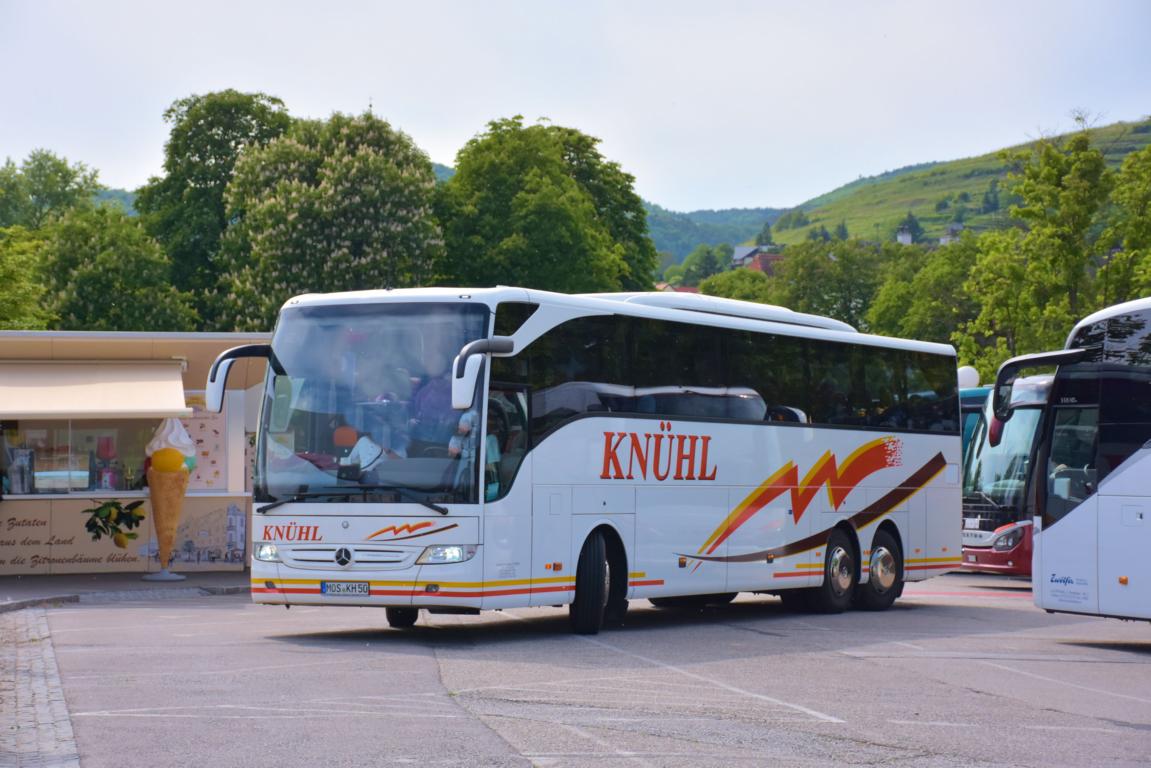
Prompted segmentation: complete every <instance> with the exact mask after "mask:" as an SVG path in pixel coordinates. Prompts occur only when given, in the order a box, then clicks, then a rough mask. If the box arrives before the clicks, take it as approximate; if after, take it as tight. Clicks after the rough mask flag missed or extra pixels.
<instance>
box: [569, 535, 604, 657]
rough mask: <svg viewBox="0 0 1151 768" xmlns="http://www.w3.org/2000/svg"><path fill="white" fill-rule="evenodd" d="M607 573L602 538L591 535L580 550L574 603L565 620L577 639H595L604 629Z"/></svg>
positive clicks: (572, 602)
mask: <svg viewBox="0 0 1151 768" xmlns="http://www.w3.org/2000/svg"><path fill="white" fill-rule="evenodd" d="M609 573H610V572H609V570H608V563H607V547H606V546H605V545H604V540H603V534H602V533H600V532H599V531H593V532H592V534H591V535H590V536H588V537H587V541H585V542H584V545H583V549H581V550H580V553H579V562H578V563H577V564H576V593H575V599H574V600H572V601H571V603H570V604H569V605H568V619H569V620H570V622H571V628H572V632H575V633H576V634H577V635H595V634H598V633H599V631H600V628H601V627H603V619H604V612H605V610H606V608H607V599H608V592H609V585H608V583H607V581H608V578H609Z"/></svg>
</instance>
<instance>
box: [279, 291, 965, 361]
mask: <svg viewBox="0 0 1151 768" xmlns="http://www.w3.org/2000/svg"><path fill="white" fill-rule="evenodd" d="M677 296H684V297H687V296H688V294H669V293H660V292H651V293H596V294H566V293H554V292H552V291H541V290H537V289H534V288H532V289H528V288H515V287H510V286H496V287H494V288H389V289H379V290H368V291H346V292H342V293H310V294H303V295H300V296H295V297H293V298H291V299H288V301H286V302H285V303H284V308H285V309H287V308H289V307H293V306H306V305H334V304H358V303H373V302H379V301H384V300H391V301H402V300H405V299H407V300H411V301H444V300H456V301H475V302H481V303H485V304H487V305H488V306H490V307H493V308H494V307H495V306H496V305H497V304H499V303H500V302H529V303H536V304H540V305H541V306H552V307H562V308H564V309H566V310H569V311H570V310H584V311H586V313H587V314H588V315H597V314H598V315H630V316H633V317H646V318H651V319H656V320H666V321H672V322H681V323H690V324H693V325H704V324H706V325H715V326H720V327H725V328H732V329H736V330H749V331H758V332H761V333H763V332H770V333H776V334H779V335H783V336H799V337H803V338H809V339H819V340H825V341H836V342H844V343H848V344H861V345H866V346H872V347H884V348H887V349H904V350H908V351H912V352H926V353H929V354H936V355H947V356H950V357H954V356H955V349H954V347H952V346H951V345H949V344H937V343H934V342H928V341H914V340H911V339H900V338H895V337H888V336H873V335H871V334H866V333H859V332H858V331H856V330H855V329H854V328H852V327H851V326H850V325H848V324H847V323H843V322H841V321H839V320H834V319H832V318H826V317H821V316H819V315H809V314H805V313H802V312H794V311H792V310H790V309H787V308H785V307H778V306H774V305H770V304H757V303H755V302H750V301H739V300H737V299H722V298H719V297H714V296H705V297H696V298H689V299H687V300H686V301H685V300H684V299H682V298H676V297H677ZM665 297H666V298H665ZM705 316H706V319H705Z"/></svg>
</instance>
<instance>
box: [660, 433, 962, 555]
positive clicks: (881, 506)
mask: <svg viewBox="0 0 1151 768" xmlns="http://www.w3.org/2000/svg"><path fill="white" fill-rule="evenodd" d="M946 466H947V460H946V459H945V458H943V454H942V453H937V454H935V457H934V458H932V459H931V460H930V461H928V462H927V463H926V464H924V465H923V466H922V467H920V468H919V469H917V470H916V471H915V472H913V473H912V474H911V476H910V477H908V478H907V479H906V480H904V481H903V482H902V483H900V484H899V485H898V486H896V487H895V488H894V489H893V490H891V491H888V492H887V493H886V494H884V495H883V497H882V498H880V499H879V500H878V501H876V502H875V503H874V504H869V505H868V506H866V507H864V508H863V509H862V510H861V511H859V512H856V513H855V514H854V515H852V516H851V517H849V518H848V522H849V523H850V524H851V525H852V527H854V528H856V529H859V528H862V527H864V526H866V525H868V524H869V523H872V522H874V521H875V520H876V519H878V518H880V517H882V516H883V515H886V514H887V513H888V512H891V511H892V510H893V509H895V508H896V507H898V506H899V505H900V504H902V503H903V502H905V501H907V500H908V499H909V498H911V497H912V496H914V495H915V494H916V493H918V492H919V491H920V490H922V489H923V488H924V487H925V486H926V485H927V484H928V483H930V482H931V481H932V480H934V479H935V477H936V476H937V475H938V474H939V473H940V472H942V471H943V468H944V467H946ZM830 533H831V529H830V528H829V529H827V530H823V531H820V532H819V533H815V534H812V535H811V536H807V537H805V538H802V539H799V540H798V541H793V542H791V543H790V544H785V545H783V546H782V547H775V548H773V549H763V550H759V551H757V552H748V553H746V554H742V555H732V556H729V557H714V556H708V555H702V554H695V555H680V556H681V557H688V558H692V559H695V560H703V561H708V562H716V563H748V562H762V561H764V560H774V559H775V558H777V557H786V556H787V555H795V554H799V553H800V552H807V551H809V550H812V549H816V548H818V547H822V546H823V545H825V544H826V543H827V538H828V536H829V535H830ZM714 549H715V548H714V547H712V549H711V550H709V551H712V550H714ZM701 551H702V548H701Z"/></svg>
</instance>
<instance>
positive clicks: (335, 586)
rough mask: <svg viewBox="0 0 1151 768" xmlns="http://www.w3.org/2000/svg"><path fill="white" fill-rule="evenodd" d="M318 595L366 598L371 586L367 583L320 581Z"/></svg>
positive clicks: (370, 592) (370, 591)
mask: <svg viewBox="0 0 1151 768" xmlns="http://www.w3.org/2000/svg"><path fill="white" fill-rule="evenodd" d="M320 594H323V595H365V596H367V595H370V594H372V585H371V582H368V581H321V582H320Z"/></svg>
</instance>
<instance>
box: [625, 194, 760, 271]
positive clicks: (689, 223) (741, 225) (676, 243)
mask: <svg viewBox="0 0 1151 768" xmlns="http://www.w3.org/2000/svg"><path fill="white" fill-rule="evenodd" d="M644 208H645V209H646V210H647V227H648V232H649V234H650V235H651V239H652V242H654V243H655V249H656V250H657V251H660V252H661V253H670V254H672V255H673V256H674V257H675V261H677V262H680V261H683V260H684V257H685V256H687V255H688V254H689V253H691V252H692V250H693V249H694V248H695V247H696V246H697V245H700V244H704V245H718V244H720V243H729V244H731V245H738V244H739V243H742V242H744V241H746V240H753V239H754V238H755V236H756V235H758V234H759V232H760V230H761V229H763V224H764V222H768V221H772V222H774V221H775V220H776V219H777V218H779V214H780V213H782V210H781V209H779V208H728V209H725V210H719V211H712V210H704V211H691V212H689V213H679V212H676V211H669V210H667V209H666V208H661V207H660V206H658V205H656V204H655V203H649V202H646V201H645V202H644Z"/></svg>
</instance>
